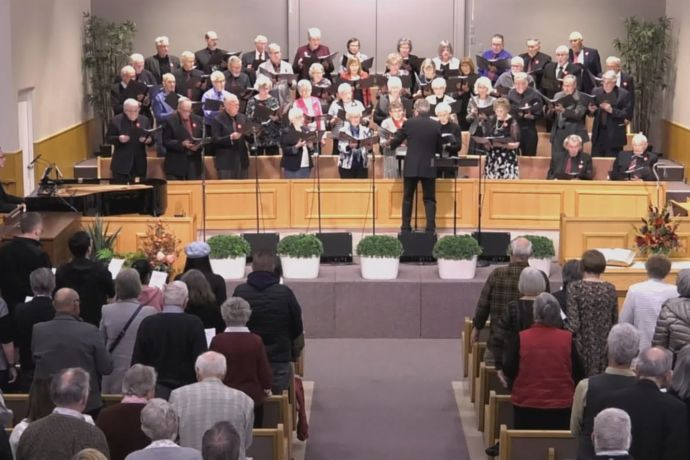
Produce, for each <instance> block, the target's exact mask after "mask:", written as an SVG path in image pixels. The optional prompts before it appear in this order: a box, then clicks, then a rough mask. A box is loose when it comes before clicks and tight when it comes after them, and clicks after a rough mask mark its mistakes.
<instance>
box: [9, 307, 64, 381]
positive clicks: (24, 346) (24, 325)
mask: <svg viewBox="0 0 690 460" xmlns="http://www.w3.org/2000/svg"><path fill="white" fill-rule="evenodd" d="M54 317H55V308H54V307H53V299H51V298H50V297H45V296H41V297H34V298H33V299H32V300H31V301H30V302H27V303H20V304H19V305H17V307H16V308H15V310H14V325H15V331H14V346H15V347H17V348H19V364H21V367H22V373H25V372H26V371H33V369H34V360H33V356H32V355H31V337H32V334H33V328H34V324H38V323H43V322H45V321H50V320H51V319H53V318H54Z"/></svg>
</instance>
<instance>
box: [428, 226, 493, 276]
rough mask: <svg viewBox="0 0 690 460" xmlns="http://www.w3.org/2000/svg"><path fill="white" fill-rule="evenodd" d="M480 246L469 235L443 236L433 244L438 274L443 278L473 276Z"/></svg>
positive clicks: (480, 249) (480, 250)
mask: <svg viewBox="0 0 690 460" xmlns="http://www.w3.org/2000/svg"><path fill="white" fill-rule="evenodd" d="M481 253H482V248H481V246H479V243H478V242H477V240H475V239H474V238H472V237H471V236H470V235H448V236H444V237H443V238H441V239H440V240H438V241H437V242H436V244H435V245H434V250H433V256H434V257H435V258H436V259H437V260H438V275H439V277H440V278H441V279H444V280H466V279H472V278H474V274H475V272H476V270H477V256H479V255H480V254H481Z"/></svg>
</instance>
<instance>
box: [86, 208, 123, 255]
mask: <svg viewBox="0 0 690 460" xmlns="http://www.w3.org/2000/svg"><path fill="white" fill-rule="evenodd" d="M85 230H86V233H88V234H89V237H90V238H91V258H92V259H93V260H100V261H101V262H103V263H105V264H106V265H107V264H108V263H109V262H110V260H111V259H112V258H113V257H114V256H115V241H117V237H118V236H119V235H120V231H121V230H122V227H120V228H118V229H117V230H115V231H114V232H111V231H110V224H108V223H107V222H104V221H103V219H102V218H100V217H96V218H95V219H94V220H93V223H92V224H91V225H89V226H88V227H86V229H85Z"/></svg>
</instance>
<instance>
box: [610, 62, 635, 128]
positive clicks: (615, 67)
mask: <svg viewBox="0 0 690 460" xmlns="http://www.w3.org/2000/svg"><path fill="white" fill-rule="evenodd" d="M606 70H607V71H608V70H612V71H613V72H615V73H616V86H618V87H619V88H623V89H624V90H626V91H627V92H628V95H629V96H630V117H631V118H632V116H633V115H634V113H635V79H634V78H633V76H632V75H630V74H629V73H626V72H623V71H622V68H621V60H620V58H619V57H616V56H609V57H607V58H606Z"/></svg>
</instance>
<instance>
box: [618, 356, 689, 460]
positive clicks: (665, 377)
mask: <svg viewBox="0 0 690 460" xmlns="http://www.w3.org/2000/svg"><path fill="white" fill-rule="evenodd" d="M672 363H673V355H672V354H671V352H670V351H668V350H665V349H663V348H659V347H653V348H648V349H646V350H644V351H643V352H642V353H640V356H639V358H638V360H637V365H636V367H635V373H636V374H637V377H638V379H639V380H638V381H637V382H636V383H635V384H634V385H631V386H630V387H628V388H625V389H622V390H618V391H616V392H613V393H610V394H609V395H608V397H607V398H606V400H605V405H606V407H616V408H618V409H623V410H624V411H625V412H627V413H628V415H629V416H630V421H631V422H632V445H631V447H630V455H631V456H632V457H633V458H635V459H643V460H672V459H673V460H675V459H682V458H688V422H687V410H686V408H685V404H683V403H682V402H681V401H679V400H678V399H677V398H674V397H673V396H671V395H669V394H665V393H663V392H661V391H660V390H661V389H662V388H665V387H666V385H667V384H668V382H669V380H670V379H671V365H672Z"/></svg>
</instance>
